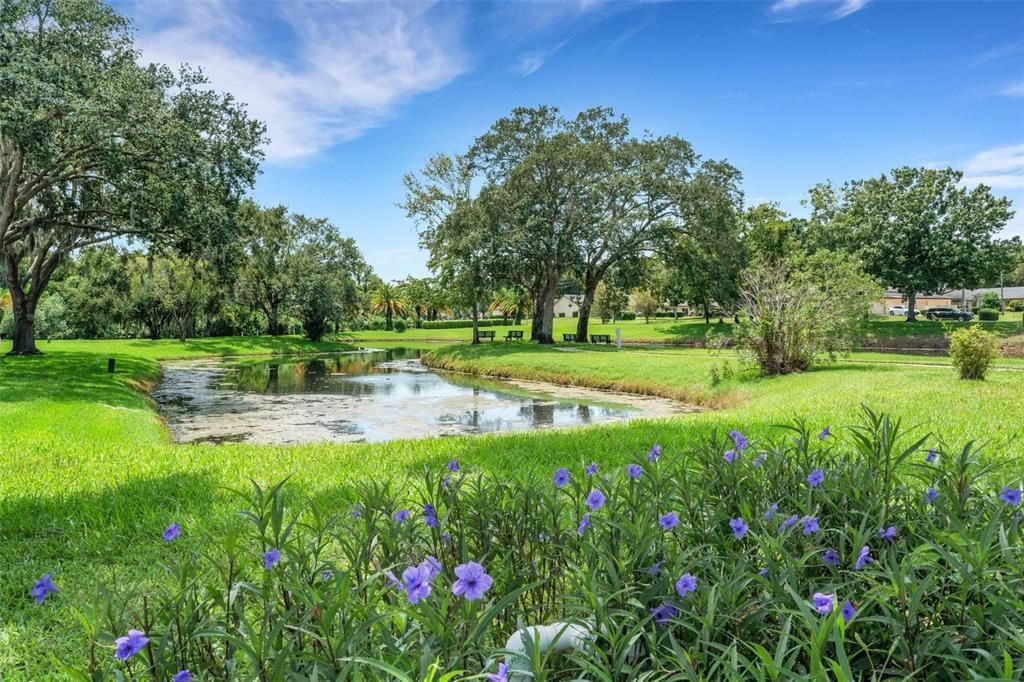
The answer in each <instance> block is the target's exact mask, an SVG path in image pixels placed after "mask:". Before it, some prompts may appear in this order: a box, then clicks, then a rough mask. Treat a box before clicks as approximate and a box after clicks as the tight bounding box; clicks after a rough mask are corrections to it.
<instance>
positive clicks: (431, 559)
mask: <svg viewBox="0 0 1024 682" xmlns="http://www.w3.org/2000/svg"><path fill="white" fill-rule="evenodd" d="M420 566H426V567H427V573H429V574H430V579H431V580H433V579H434V578H436V577H437V576H439V575H441V569H443V568H444V567H443V566H442V565H441V562H440V561H438V559H437V557H436V556H432V555H429V554H428V555H427V558H426V559H424V560H423V561H421V562H420Z"/></svg>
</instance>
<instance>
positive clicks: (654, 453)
mask: <svg viewBox="0 0 1024 682" xmlns="http://www.w3.org/2000/svg"><path fill="white" fill-rule="evenodd" d="M659 457H661V446H660V445H658V444H657V443H655V444H654V445H652V446H651V451H650V452H648V453H647V461H648V462H657V461H658V458H659Z"/></svg>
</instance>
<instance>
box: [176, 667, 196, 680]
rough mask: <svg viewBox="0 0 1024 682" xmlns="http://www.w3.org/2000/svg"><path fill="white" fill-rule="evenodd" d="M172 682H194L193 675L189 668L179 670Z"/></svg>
mask: <svg viewBox="0 0 1024 682" xmlns="http://www.w3.org/2000/svg"><path fill="white" fill-rule="evenodd" d="M171 682H192V673H190V672H189V671H188V668H186V669H184V670H179V671H178V672H176V673H175V674H174V677H172V678H171Z"/></svg>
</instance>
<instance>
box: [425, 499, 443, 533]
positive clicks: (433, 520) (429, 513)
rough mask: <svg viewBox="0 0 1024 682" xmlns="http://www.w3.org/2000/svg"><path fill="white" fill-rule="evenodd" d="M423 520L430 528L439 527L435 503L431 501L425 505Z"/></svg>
mask: <svg viewBox="0 0 1024 682" xmlns="http://www.w3.org/2000/svg"><path fill="white" fill-rule="evenodd" d="M423 522H424V523H426V524H427V526H428V527H430V528H437V526H438V525H439V524H438V523H437V511H436V510H435V509H434V505H432V504H430V503H429V502H427V503H425V504H424V505H423Z"/></svg>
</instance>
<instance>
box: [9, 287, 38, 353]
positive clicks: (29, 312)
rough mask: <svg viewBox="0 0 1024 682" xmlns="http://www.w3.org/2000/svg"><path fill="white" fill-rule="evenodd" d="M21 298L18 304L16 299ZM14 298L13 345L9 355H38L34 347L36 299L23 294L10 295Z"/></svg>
mask: <svg viewBox="0 0 1024 682" xmlns="http://www.w3.org/2000/svg"><path fill="white" fill-rule="evenodd" d="M19 298H20V299H21V301H20V304H19V301H18V299H19ZM12 299H13V300H14V346H13V347H12V348H11V352H10V355H39V349H38V348H36V328H35V317H36V301H31V300H29V298H28V297H26V296H24V295H20V296H15V295H12Z"/></svg>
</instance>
